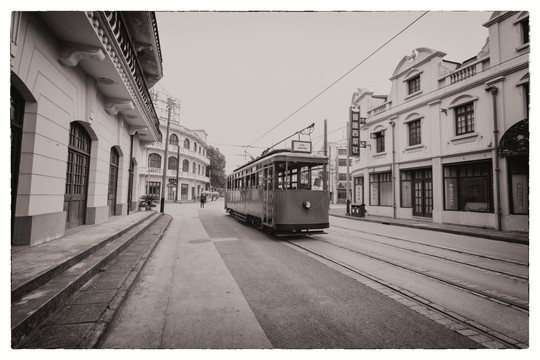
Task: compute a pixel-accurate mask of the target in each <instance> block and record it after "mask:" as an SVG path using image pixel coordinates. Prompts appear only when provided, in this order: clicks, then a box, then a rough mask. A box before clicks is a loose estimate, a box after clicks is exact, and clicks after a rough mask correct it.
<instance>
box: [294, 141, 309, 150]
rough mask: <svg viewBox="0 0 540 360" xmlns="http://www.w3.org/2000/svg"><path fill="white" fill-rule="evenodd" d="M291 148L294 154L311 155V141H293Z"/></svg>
mask: <svg viewBox="0 0 540 360" xmlns="http://www.w3.org/2000/svg"><path fill="white" fill-rule="evenodd" d="M291 148H292V151H294V152H305V153H311V141H300V140H293V141H292V145H291Z"/></svg>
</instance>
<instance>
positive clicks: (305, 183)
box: [298, 166, 311, 190]
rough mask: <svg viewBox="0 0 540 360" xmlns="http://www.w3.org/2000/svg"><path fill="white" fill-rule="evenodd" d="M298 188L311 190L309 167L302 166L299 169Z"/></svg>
mask: <svg viewBox="0 0 540 360" xmlns="http://www.w3.org/2000/svg"><path fill="white" fill-rule="evenodd" d="M298 188H299V189H306V190H311V168H310V167H309V166H303V167H302V168H301V169H300V179H299V181H298Z"/></svg>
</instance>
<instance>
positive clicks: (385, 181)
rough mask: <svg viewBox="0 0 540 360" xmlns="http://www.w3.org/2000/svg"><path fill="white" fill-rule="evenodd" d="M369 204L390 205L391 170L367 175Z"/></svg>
mask: <svg viewBox="0 0 540 360" xmlns="http://www.w3.org/2000/svg"><path fill="white" fill-rule="evenodd" d="M369 190H370V202H369V203H370V205H374V206H392V172H386V173H380V174H371V175H369Z"/></svg>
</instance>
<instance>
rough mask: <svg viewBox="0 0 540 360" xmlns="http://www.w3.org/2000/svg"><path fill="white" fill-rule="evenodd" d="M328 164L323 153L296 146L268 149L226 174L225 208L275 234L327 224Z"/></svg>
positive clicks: (245, 220) (323, 226)
mask: <svg viewBox="0 0 540 360" xmlns="http://www.w3.org/2000/svg"><path fill="white" fill-rule="evenodd" d="M293 143H294V142H293ZM293 145H294V144H293ZM310 145H311V144H310ZM310 147H311V146H309V150H311V149H310ZM300 148H302V149H305V148H304V147H300ZM327 164H328V158H327V157H325V156H322V155H317V154H313V153H311V151H309V152H306V151H305V150H302V151H297V150H295V147H294V146H293V148H292V149H290V150H272V151H269V152H268V153H266V154H264V155H262V156H261V157H259V158H257V159H254V160H252V161H251V162H249V163H247V164H245V165H243V166H241V167H239V168H237V169H236V170H234V171H233V173H232V174H231V175H229V176H228V177H227V190H226V195H225V210H226V211H227V212H228V213H229V214H230V215H232V216H234V217H235V218H237V219H238V220H241V221H244V222H248V223H251V224H253V225H255V226H257V227H258V228H260V229H264V230H268V231H270V232H274V233H285V232H300V231H313V230H322V229H325V228H328V227H329V217H328V209H329V196H328V190H327V189H325V188H324V187H325V186H326V181H324V180H323V179H324V176H325V170H326V169H325V167H326V165H327Z"/></svg>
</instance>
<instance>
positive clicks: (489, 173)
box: [351, 12, 529, 231]
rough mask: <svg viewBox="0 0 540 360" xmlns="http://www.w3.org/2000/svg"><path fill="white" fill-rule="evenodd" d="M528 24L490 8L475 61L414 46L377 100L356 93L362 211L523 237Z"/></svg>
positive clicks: (522, 16) (356, 173)
mask: <svg viewBox="0 0 540 360" xmlns="http://www.w3.org/2000/svg"><path fill="white" fill-rule="evenodd" d="M528 21H529V14H528V13H527V12H494V13H493V15H492V17H491V18H490V20H489V21H488V22H486V23H485V24H484V26H485V27H487V28H488V29H489V37H488V39H487V41H486V43H485V45H484V46H483V47H482V48H481V50H480V51H479V53H478V54H477V55H476V56H474V57H473V58H471V59H469V60H467V61H465V62H464V63H462V64H458V63H455V62H451V61H447V60H445V59H444V57H445V55H446V54H445V53H443V52H440V51H437V50H434V49H429V48H417V49H415V51H414V52H413V54H411V56H405V57H403V59H402V60H401V61H400V62H399V63H398V64H397V66H396V68H395V69H394V71H393V73H392V76H391V77H390V81H391V82H392V87H391V92H390V94H389V95H388V96H387V97H386V99H383V100H384V102H382V103H380V104H379V103H377V101H380V100H381V97H376V98H374V97H373V96H372V94H370V93H369V92H367V91H365V90H359V91H358V92H356V93H355V96H354V97H353V104H352V105H351V108H353V109H355V110H358V108H359V110H360V116H361V117H366V123H365V124H364V125H362V126H361V131H360V140H361V141H365V147H364V148H361V154H360V157H359V158H357V159H355V161H354V162H353V168H354V170H353V178H354V180H353V182H354V184H355V194H354V195H353V199H359V198H361V196H360V195H359V194H357V193H358V192H361V193H363V196H364V203H365V204H366V207H367V209H368V213H369V214H371V215H379V216H388V217H396V218H420V219H427V220H431V221H433V222H437V223H448V224H460V225H471V226H484V227H489V228H495V229H501V230H516V231H528V220H529V216H528V214H529V202H528V194H529V192H528V183H529V168H528V159H529V145H528V109H529V37H528V33H529V23H528ZM364 184H365V186H364Z"/></svg>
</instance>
